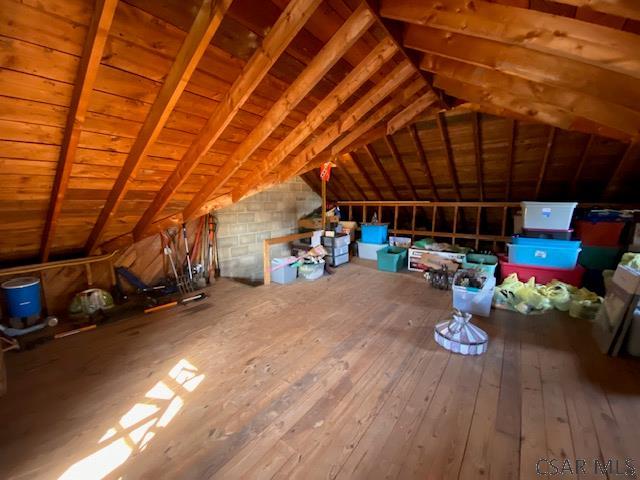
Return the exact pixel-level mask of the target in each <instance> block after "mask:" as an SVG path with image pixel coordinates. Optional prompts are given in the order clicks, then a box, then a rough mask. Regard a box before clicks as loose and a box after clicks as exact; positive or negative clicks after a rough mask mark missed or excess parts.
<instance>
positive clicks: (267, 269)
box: [262, 241, 271, 285]
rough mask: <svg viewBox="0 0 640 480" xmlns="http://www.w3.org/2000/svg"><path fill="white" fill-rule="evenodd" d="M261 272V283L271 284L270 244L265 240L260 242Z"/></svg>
mask: <svg viewBox="0 0 640 480" xmlns="http://www.w3.org/2000/svg"><path fill="white" fill-rule="evenodd" d="M262 274H263V283H264V284H265V285H269V284H271V244H270V243H268V242H267V241H263V242H262Z"/></svg>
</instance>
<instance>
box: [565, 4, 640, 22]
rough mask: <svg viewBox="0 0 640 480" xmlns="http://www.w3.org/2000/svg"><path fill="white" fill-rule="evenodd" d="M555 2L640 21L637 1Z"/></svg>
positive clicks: (639, 6)
mask: <svg viewBox="0 0 640 480" xmlns="http://www.w3.org/2000/svg"><path fill="white" fill-rule="evenodd" d="M557 2H558V3H564V4H566V5H573V6H574V7H578V8H584V9H586V10H593V11H594V12H601V13H606V14H608V15H616V16H618V17H622V18H631V19H633V20H640V3H638V2H637V0H557Z"/></svg>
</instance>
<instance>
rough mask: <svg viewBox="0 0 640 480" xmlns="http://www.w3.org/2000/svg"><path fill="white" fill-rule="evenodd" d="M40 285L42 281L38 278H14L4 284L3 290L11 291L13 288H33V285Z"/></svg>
mask: <svg viewBox="0 0 640 480" xmlns="http://www.w3.org/2000/svg"><path fill="white" fill-rule="evenodd" d="M38 283H40V279H38V278H36V277H18V278H12V279H11V280H7V281H6V282H4V283H3V284H2V288H6V289H11V288H24V287H31V286H32V285H36V284H38Z"/></svg>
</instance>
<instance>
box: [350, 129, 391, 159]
mask: <svg viewBox="0 0 640 480" xmlns="http://www.w3.org/2000/svg"><path fill="white" fill-rule="evenodd" d="M386 134H387V126H386V125H384V124H382V125H378V126H377V127H374V128H372V129H371V130H369V131H367V132H365V133H363V134H362V135H360V137H358V138H357V139H355V140H354V141H353V142H352V143H350V144H349V145H347V146H346V147H344V148H343V149H342V150H341V151H340V152H338V154H344V153H352V152H354V151H356V150H358V149H360V148H364V147H365V145H367V144H369V143H373V142H375V141H376V140H380V139H381V138H383V137H384V136H385V135H386Z"/></svg>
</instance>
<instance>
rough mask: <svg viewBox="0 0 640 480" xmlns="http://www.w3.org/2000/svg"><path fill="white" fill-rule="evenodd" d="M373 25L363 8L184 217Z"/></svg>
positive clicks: (212, 192)
mask: <svg viewBox="0 0 640 480" xmlns="http://www.w3.org/2000/svg"><path fill="white" fill-rule="evenodd" d="M373 22H374V17H373V14H372V13H371V11H370V10H369V9H368V8H367V7H366V6H365V5H364V4H361V5H360V7H358V8H357V9H356V10H355V11H354V13H353V14H352V15H351V16H350V17H349V18H348V19H347V21H346V22H344V24H343V25H342V26H341V27H340V29H338V31H337V32H336V33H335V34H334V35H333V37H332V38H331V39H330V40H329V41H328V42H327V43H326V44H325V46H324V47H323V48H322V50H320V52H319V53H318V54H317V55H316V56H315V57H314V58H313V60H311V62H310V63H309V64H308V65H307V67H306V68H305V69H304V70H303V72H302V73H301V74H300V75H299V76H298V77H297V78H296V79H295V80H294V81H293V82H292V83H291V85H290V86H289V88H288V89H287V90H286V91H285V92H284V93H283V94H282V95H281V97H280V98H279V99H278V101H276V103H275V104H274V105H273V106H272V107H271V109H270V110H269V111H268V112H267V114H266V115H265V116H264V117H263V118H262V120H261V122H260V123H259V124H258V126H256V127H255V128H254V129H253V130H252V131H251V133H250V134H249V135H248V137H247V138H246V139H245V140H244V141H243V142H242V143H241V144H240V145H239V146H238V148H237V149H236V150H235V151H234V152H233V154H232V155H231V156H230V157H229V159H228V160H227V161H226V162H225V163H224V165H223V166H222V167H221V168H220V170H218V172H216V174H215V175H214V176H213V177H212V178H211V179H209V180H208V181H207V182H206V183H205V185H203V186H202V188H201V189H200V191H199V192H198V193H196V195H195V196H194V197H193V198H192V200H191V202H190V204H189V205H188V206H187V207H186V209H185V212H184V213H183V215H184V216H186V217H189V216H190V215H191V214H192V211H193V210H197V209H198V208H199V207H200V205H202V204H203V203H205V202H206V200H207V199H208V198H209V197H211V196H214V195H215V194H216V193H217V192H218V191H219V190H220V188H222V187H223V186H224V185H225V183H226V182H227V181H228V180H229V179H230V178H231V177H232V176H233V174H235V173H236V172H237V171H238V170H239V169H240V168H241V167H242V166H243V165H244V164H245V163H247V161H248V160H249V159H250V156H251V155H252V154H253V152H255V150H256V149H257V148H258V147H259V146H260V145H261V144H262V143H263V142H264V141H265V140H266V139H267V138H268V137H269V135H270V134H271V133H272V132H273V131H274V130H275V129H276V127H278V125H280V123H281V122H282V121H283V120H284V119H285V118H286V116H287V115H288V114H289V113H290V112H291V110H293V108H295V106H296V105H297V104H298V103H299V102H300V101H301V100H302V99H303V98H304V97H305V96H306V95H307V94H308V93H309V92H310V91H311V89H312V88H313V87H314V86H315V85H316V84H317V83H318V82H319V81H320V80H322V79H323V78H324V76H325V74H326V73H327V72H328V71H329V69H330V68H331V67H332V66H333V65H334V64H335V63H336V62H337V61H338V60H339V59H340V58H342V56H343V55H344V54H345V53H346V52H347V51H348V50H349V49H350V48H351V47H352V46H353V45H354V44H355V42H356V41H357V40H358V39H359V38H360V37H361V36H362V35H363V34H364V33H365V32H366V31H367V29H368V28H369V27H370V26H371V25H372V24H373Z"/></svg>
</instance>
